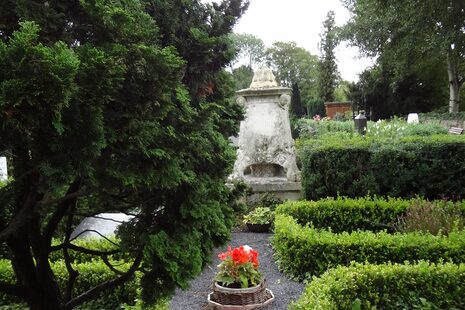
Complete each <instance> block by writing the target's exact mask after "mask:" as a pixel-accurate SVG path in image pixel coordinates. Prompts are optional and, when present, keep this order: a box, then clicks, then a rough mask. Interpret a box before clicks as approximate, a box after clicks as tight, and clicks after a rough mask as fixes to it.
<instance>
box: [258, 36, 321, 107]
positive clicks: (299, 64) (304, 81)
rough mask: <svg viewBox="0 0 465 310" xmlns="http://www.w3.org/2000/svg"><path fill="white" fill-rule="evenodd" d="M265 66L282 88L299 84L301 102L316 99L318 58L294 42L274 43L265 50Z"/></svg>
mask: <svg viewBox="0 0 465 310" xmlns="http://www.w3.org/2000/svg"><path fill="white" fill-rule="evenodd" d="M266 62H267V65H268V66H269V67H270V68H271V69H272V70H273V73H274V74H275V76H276V80H277V81H278V82H279V83H280V85H282V86H287V87H292V84H293V83H297V84H299V88H300V91H301V96H302V101H303V102H304V103H305V102H307V101H308V100H310V99H311V98H315V97H316V92H317V66H318V57H317V56H315V55H312V54H311V53H310V52H308V51H307V50H305V49H304V48H302V47H298V46H297V44H296V43H294V42H275V43H273V45H272V46H271V47H269V48H267V49H266Z"/></svg>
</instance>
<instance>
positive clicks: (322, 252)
mask: <svg viewBox="0 0 465 310" xmlns="http://www.w3.org/2000/svg"><path fill="white" fill-rule="evenodd" d="M273 247H274V249H275V253H276V258H277V260H276V261H277V263H278V266H279V267H280V268H281V269H282V270H284V271H285V272H287V273H289V274H292V275H294V276H295V277H296V278H300V279H303V278H308V277H309V276H311V275H320V274H322V273H323V272H325V271H326V270H327V269H328V268H330V267H334V266H338V265H344V266H347V265H349V264H350V262H351V261H356V262H369V263H374V264H381V263H384V262H388V261H391V262H396V263H402V262H404V261H410V262H414V261H417V260H430V261H432V262H436V261H439V260H447V261H449V260H450V261H452V262H455V263H461V262H465V231H460V232H451V233H450V234H449V235H448V236H447V237H446V236H443V235H438V236H434V235H431V234H424V233H419V232H418V233H416V232H415V233H405V234H399V233H396V234H388V233H387V232H383V231H382V232H377V233H374V232H371V231H354V232H352V233H348V232H343V233H341V234H336V233H333V232H331V231H327V230H318V229H314V228H311V227H308V226H306V227H303V226H302V225H299V224H298V223H297V222H296V220H295V219H293V218H292V217H290V216H286V215H277V216H276V218H275V234H274V238H273Z"/></svg>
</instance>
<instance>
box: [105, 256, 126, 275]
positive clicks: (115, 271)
mask: <svg viewBox="0 0 465 310" xmlns="http://www.w3.org/2000/svg"><path fill="white" fill-rule="evenodd" d="M101 258H102V260H103V262H104V263H105V265H107V267H108V268H109V269H110V270H111V271H113V272H114V273H116V274H121V275H122V274H124V272H122V271H119V270H118V269H116V268H115V267H114V266H113V265H112V264H111V263H110V261H109V260H108V257H106V256H105V255H102V256H101Z"/></svg>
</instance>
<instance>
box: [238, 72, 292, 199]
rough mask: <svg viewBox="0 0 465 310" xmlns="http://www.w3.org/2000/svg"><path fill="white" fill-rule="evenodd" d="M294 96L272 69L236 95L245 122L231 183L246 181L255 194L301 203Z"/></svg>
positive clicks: (261, 73) (241, 128) (260, 75)
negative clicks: (293, 127)
mask: <svg viewBox="0 0 465 310" xmlns="http://www.w3.org/2000/svg"><path fill="white" fill-rule="evenodd" d="M290 93H291V89H290V88H287V87H280V86H279V85H278V83H277V82H276V80H275V77H274V75H273V73H272V72H271V70H270V69H268V68H260V69H258V70H257V71H255V74H254V77H253V80H252V83H251V84H250V87H249V88H247V89H243V90H239V91H237V92H236V95H237V103H238V104H240V105H242V106H243V107H244V108H245V119H244V121H242V122H241V125H240V130H239V138H238V141H237V146H238V149H237V159H236V162H235V164H234V170H233V174H232V175H231V177H230V179H233V180H234V179H235V180H238V179H239V180H244V181H245V182H246V183H248V184H249V185H250V186H251V187H252V190H253V192H254V193H260V192H272V193H274V194H276V196H278V197H280V198H283V199H298V198H299V197H300V188H301V185H300V172H299V171H298V169H297V165H296V156H295V149H294V140H293V139H292V136H291V127H290V122H289V104H290V101H291V96H290Z"/></svg>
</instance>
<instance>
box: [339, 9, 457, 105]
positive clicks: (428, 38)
mask: <svg viewBox="0 0 465 310" xmlns="http://www.w3.org/2000/svg"><path fill="white" fill-rule="evenodd" d="M342 2H343V3H344V5H345V7H346V8H347V9H349V11H350V12H351V19H350V21H349V23H348V24H347V25H346V26H345V34H346V37H347V38H349V39H350V40H351V41H352V43H353V44H354V45H357V46H358V47H360V48H361V49H362V50H363V51H364V52H365V53H366V54H367V55H371V56H378V57H379V58H381V59H382V60H383V62H384V63H392V64H394V65H395V66H396V72H395V74H396V75H404V76H405V75H408V74H410V73H411V72H412V71H415V69H416V66H417V64H419V63H422V62H424V61H430V60H432V59H433V60H435V61H436V62H437V63H443V64H444V72H447V75H448V88H449V112H451V113H452V112H458V110H459V102H460V89H461V87H462V86H463V83H464V82H465V31H464V28H465V2H464V1H462V0H445V1H423V0H411V1H402V0H394V1H377V0H343V1H342Z"/></svg>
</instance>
